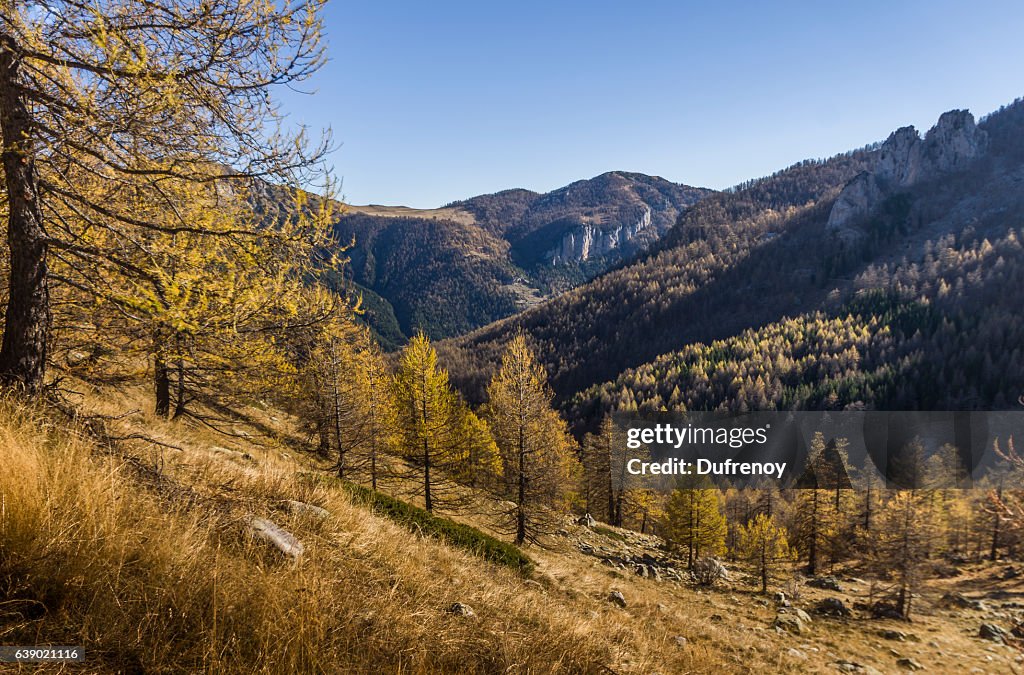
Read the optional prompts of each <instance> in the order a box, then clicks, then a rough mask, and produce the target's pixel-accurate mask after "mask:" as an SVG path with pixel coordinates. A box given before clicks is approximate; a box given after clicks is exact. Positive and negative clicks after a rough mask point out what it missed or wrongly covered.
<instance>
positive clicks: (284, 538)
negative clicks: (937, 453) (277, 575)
mask: <svg viewBox="0 0 1024 675" xmlns="http://www.w3.org/2000/svg"><path fill="white" fill-rule="evenodd" d="M248 530H249V533H250V534H251V535H252V536H254V537H256V538H258V539H262V540H263V541H266V542H268V543H269V544H271V545H272V546H273V547H274V548H276V549H277V550H278V551H280V552H281V554H282V555H285V556H287V557H289V558H292V559H293V560H298V559H299V558H301V557H302V554H303V553H304V552H305V547H304V546H303V545H302V542H301V541H299V540H298V539H296V538H295V535H293V534H292V533H291V532H288V531H287V530H284V529H282V528H281V527H279V526H278V525H276V524H275V523H273V522H272V521H270V520H267V519H266V518H257V517H255V516H254V517H252V518H250V519H249V523H248Z"/></svg>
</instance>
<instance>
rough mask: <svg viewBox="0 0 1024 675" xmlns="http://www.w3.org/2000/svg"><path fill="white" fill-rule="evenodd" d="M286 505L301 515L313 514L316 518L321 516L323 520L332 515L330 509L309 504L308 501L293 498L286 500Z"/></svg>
mask: <svg viewBox="0 0 1024 675" xmlns="http://www.w3.org/2000/svg"><path fill="white" fill-rule="evenodd" d="M285 505H286V506H287V507H288V510H289V511H291V512H292V513H298V514H300V515H305V516H313V517H314V518H319V519H321V520H326V519H327V518H330V516H331V512H330V511H328V510H327V509H325V508H323V507H320V506H316V505H315V504H307V503H306V502H297V501H295V500H293V499H288V500H285Z"/></svg>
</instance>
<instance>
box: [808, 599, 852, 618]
mask: <svg viewBox="0 0 1024 675" xmlns="http://www.w3.org/2000/svg"><path fill="white" fill-rule="evenodd" d="M815 611H816V612H817V613H818V614H824V615H826V616H835V617H843V618H845V617H848V616H850V615H851V612H850V608H849V607H847V606H846V603H844V602H843V601H842V600H840V599H839V598H825V599H824V600H822V601H820V602H819V603H818V604H817V606H816V607H815Z"/></svg>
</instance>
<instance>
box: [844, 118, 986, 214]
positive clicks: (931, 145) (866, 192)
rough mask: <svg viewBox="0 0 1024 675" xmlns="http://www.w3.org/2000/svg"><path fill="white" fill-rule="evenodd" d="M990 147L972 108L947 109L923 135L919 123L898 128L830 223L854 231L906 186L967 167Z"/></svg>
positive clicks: (848, 191)
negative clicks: (885, 200) (918, 126)
mask: <svg viewBox="0 0 1024 675" xmlns="http://www.w3.org/2000/svg"><path fill="white" fill-rule="evenodd" d="M987 149H988V135H987V134H986V133H985V132H984V131H982V130H981V129H979V128H978V127H977V125H975V123H974V116H973V115H971V113H970V112H968V111H967V110H951V111H949V112H947V113H943V114H942V116H941V117H939V121H938V122H937V123H936V124H935V126H934V127H932V128H931V129H930V130H929V131H928V133H927V134H925V137H924V138H923V139H922V138H921V137H920V135H919V134H918V133H917V130H916V129H915V128H914V127H902V128H900V129H897V130H896V131H894V132H893V133H892V134H890V135H889V138H888V139H886V141H885V143H883V144H882V147H881V149H880V150H879V151H878V162H877V164H876V165H875V168H874V170H872V171H870V172H863V173H861V174H858V175H857V176H856V177H855V178H854V179H853V180H851V181H850V182H849V183H847V185H846V187H845V188H843V191H842V192H841V193H840V194H839V197H838V198H837V199H836V202H835V205H834V206H833V207H832V211H831V213H830V214H829V218H828V229H829V230H833V231H840V232H845V233H849V232H850V230H849V226H850V225H851V224H854V223H855V222H856V221H858V220H860V219H862V218H864V217H865V216H867V215H869V214H870V213H871V212H872V211H873V210H874V209H875V208H876V207H877V206H878V204H879V203H880V202H881V201H882V200H884V199H885V198H886V197H887V196H889V195H890V194H893V193H894V192H897V191H898V190H900V189H901V188H906V187H910V186H911V185H914V184H916V183H919V182H922V181H926V180H931V179H933V178H937V177H939V176H942V175H945V174H949V173H954V172H956V171H962V170H964V169H966V168H967V167H969V166H970V165H971V163H973V162H974V161H975V160H976V159H978V157H980V156H982V155H983V154H985V151H986V150H987Z"/></svg>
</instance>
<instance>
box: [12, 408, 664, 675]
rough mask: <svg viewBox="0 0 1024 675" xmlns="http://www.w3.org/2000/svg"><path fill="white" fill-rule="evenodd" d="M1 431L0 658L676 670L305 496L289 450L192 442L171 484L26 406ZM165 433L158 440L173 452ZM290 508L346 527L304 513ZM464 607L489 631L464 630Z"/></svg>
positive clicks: (173, 667) (501, 582)
mask: <svg viewBox="0 0 1024 675" xmlns="http://www.w3.org/2000/svg"><path fill="white" fill-rule="evenodd" d="M106 400H109V399H106ZM0 420H2V421H0V447H2V448H3V450H2V454H3V466H4V471H3V473H2V474H0V499H2V517H0V592H2V595H3V597H5V598H6V600H5V601H4V602H3V604H2V605H0V607H2V610H0V643H4V644H18V643H26V644H40V643H49V644H57V643H65V644H84V645H85V646H86V651H87V653H88V655H89V656H88V660H89V668H88V669H91V670H94V671H96V672H107V671H127V672H132V671H141V670H144V671H146V672H199V671H210V672H274V673H310V672H506V671H509V672H551V671H558V670H562V671H576V672H602V671H605V670H606V669H612V670H619V669H620V668H621V667H622V665H624V664H627V665H631V666H632V667H633V668H635V669H640V670H643V671H647V672H649V671H650V670H651V669H652V666H653V664H654V663H655V662H660V661H663V658H662V656H661V655H660V654H658V650H657V646H658V639H657V638H650V637H649V636H646V635H645V634H644V632H643V631H642V630H639V626H637V625H631V623H630V622H629V621H624V620H623V618H624V616H625V615H624V614H623V613H622V612H621V611H612V610H610V609H608V608H607V607H606V606H605V603H603V601H601V600H598V599H592V600H590V601H589V603H586V602H584V603H582V606H581V603H579V602H578V601H572V602H571V603H568V604H567V601H566V598H564V597H560V596H559V595H558V594H549V593H547V592H544V591H543V590H541V589H538V588H536V587H535V586H529V585H528V584H526V583H525V582H524V580H523V579H521V578H519V577H517V576H516V575H515V574H513V573H511V572H508V571H505V570H502V569H499V568H498V567H495V566H492V565H490V564H487V563H484V562H483V561H481V560H479V559H476V558H474V557H472V556H470V555H468V554H463V553H460V552H457V551H454V550H451V549H449V548H447V547H445V546H443V545H441V544H439V543H436V542H434V541H432V540H427V539H423V538H419V537H416V536H414V535H411V534H410V533H408V532H407V531H406V530H404V529H403V528H401V527H399V526H398V525H395V524H393V523H390V522H388V521H384V520H381V519H379V518H377V517H375V516H373V515H371V514H370V513H369V512H368V511H366V510H364V509H362V508H359V507H357V506H354V505H353V504H352V503H351V502H350V501H349V499H348V498H347V497H346V496H345V494H344V493H343V492H342V491H340V490H331V489H328V488H324V487H322V486H319V487H313V486H311V485H310V484H309V482H308V481H302V480H300V478H299V475H298V474H299V471H300V470H301V469H303V468H304V467H303V466H302V465H301V464H300V463H298V462H296V461H295V460H294V459H290V458H288V457H286V456H284V455H283V454H281V453H280V452H279V451H271V450H268V449H266V448H264V449H263V452H262V453H261V455H260V456H259V458H255V457H254V459H252V460H248V459H245V458H243V457H241V455H235V454H233V453H230V452H224V451H223V450H210V444H207V445H206V446H205V447H201V443H200V440H201V439H202V436H203V434H204V433H208V432H202V431H198V430H191V431H189V430H185V429H181V430H179V431H180V432H181V433H180V437H178V438H175V440H176V441H177V443H178V444H179V445H180V446H181V447H182V448H183V450H182V451H171V450H165V451H164V452H165V453H166V454H167V455H168V456H167V457H165V464H164V470H163V472H162V473H161V474H159V475H158V474H156V473H155V472H153V471H151V470H148V469H145V468H140V467H141V466H142V465H143V463H144V462H140V461H138V457H142V458H143V460H145V458H146V456H147V455H146V452H145V450H144V446H143V444H139V445H138V446H136V447H135V449H134V450H135V451H137V452H135V453H134V454H133V453H131V452H130V453H128V454H127V455H125V454H123V453H122V452H121V451H119V452H118V453H116V454H112V453H109V452H104V451H103V449H102V448H99V447H97V445H96V444H95V443H94V442H92V441H91V440H89V439H87V438H85V437H83V436H82V435H81V434H78V433H76V431H75V430H74V429H71V430H61V429H59V428H57V426H56V425H53V424H51V423H49V422H48V421H47V419H46V418H45V417H44V416H42V415H40V414H38V413H37V412H35V411H33V410H31V409H29V408H26V407H23V406H19V405H17V404H15V403H12V402H10V401H7V402H3V403H2V404H0ZM146 422H152V421H147V420H141V421H140V423H146ZM164 426H165V424H163V423H152V424H147V427H151V431H152V433H153V434H154V435H156V436H161V437H166V436H167V435H168V434H167V429H165V428H164ZM186 479H187V481H186ZM284 499H299V500H303V501H307V502H311V503H316V504H319V505H321V506H323V507H324V508H327V509H328V510H329V511H330V512H331V514H332V515H331V517H330V518H329V519H328V520H326V521H316V520H313V519H310V518H308V517H298V516H293V515H291V514H289V513H287V512H286V511H285V510H284V509H282V508H280V505H281V503H282V501H283V500H284ZM249 513H256V514H259V515H264V516H268V517H270V518H272V519H273V520H275V521H276V522H278V523H279V524H281V525H282V526H284V527H286V528H288V529H289V530H291V531H293V532H294V533H296V534H297V535H298V536H299V537H300V538H301V539H302V540H303V542H304V543H305V545H306V555H305V557H304V559H303V561H302V562H301V564H298V565H294V564H291V563H288V562H285V561H284V560H281V559H280V558H279V557H278V556H277V554H276V552H274V551H271V550H267V549H266V548H265V547H264V546H263V545H261V544H260V543H258V542H256V541H252V540H250V539H249V538H248V537H247V536H245V535H244V527H243V523H244V518H245V516H246V514H249ZM456 601H458V602H463V603H466V604H469V605H470V606H471V607H473V608H474V609H475V611H476V616H474V617H459V616H454V615H452V614H450V613H448V612H447V611H446V610H447V608H448V607H449V606H450V605H451V603H452V602H456ZM588 604H589V606H590V609H589V611H588V609H587V605H588ZM670 661H672V660H670ZM675 665H681V664H675ZM672 670H675V668H672Z"/></svg>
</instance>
